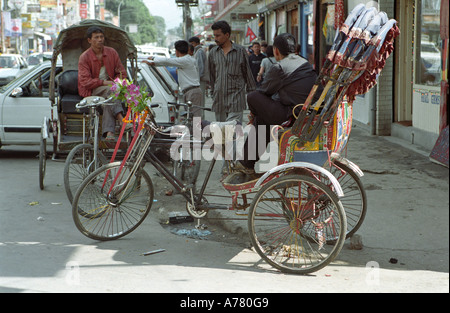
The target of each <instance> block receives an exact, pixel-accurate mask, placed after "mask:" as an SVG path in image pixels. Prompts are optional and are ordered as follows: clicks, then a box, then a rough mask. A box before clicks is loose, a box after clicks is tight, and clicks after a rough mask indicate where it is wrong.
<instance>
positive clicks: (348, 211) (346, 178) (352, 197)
mask: <svg viewBox="0 0 450 313" xmlns="http://www.w3.org/2000/svg"><path fill="white" fill-rule="evenodd" d="M330 172H331V174H333V175H334V177H336V179H337V180H338V181H339V184H340V185H341V187H342V191H343V192H344V196H343V197H342V198H340V199H339V200H341V203H342V206H343V207H344V211H345V215H346V217H347V238H349V237H351V236H353V234H354V233H356V231H358V229H359V228H360V226H361V225H362V223H363V221H364V218H365V216H366V212H367V196H366V191H365V190H364V186H363V184H362V182H361V179H360V178H359V177H358V175H357V174H356V173H355V172H353V170H352V169H351V168H349V167H348V166H346V165H345V164H343V163H341V162H338V161H336V162H334V163H333V166H332V167H331V169H330ZM321 181H322V182H323V183H325V184H326V185H327V186H330V184H331V182H330V181H329V179H327V178H326V177H323V178H322V180H321Z"/></svg>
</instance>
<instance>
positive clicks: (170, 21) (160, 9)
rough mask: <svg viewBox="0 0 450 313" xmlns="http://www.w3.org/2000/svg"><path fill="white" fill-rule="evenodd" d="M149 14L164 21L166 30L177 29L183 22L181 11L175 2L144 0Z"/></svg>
mask: <svg viewBox="0 0 450 313" xmlns="http://www.w3.org/2000/svg"><path fill="white" fill-rule="evenodd" d="M144 3H145V5H146V6H147V8H148V10H149V11H150V14H151V15H153V16H161V17H163V18H164V19H165V21H166V29H167V30H168V29H171V28H175V27H178V26H179V25H180V23H182V22H183V10H182V9H181V8H179V7H178V6H177V4H176V2H175V0H144Z"/></svg>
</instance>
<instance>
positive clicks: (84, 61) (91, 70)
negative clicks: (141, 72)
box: [78, 47, 127, 97]
mask: <svg viewBox="0 0 450 313" xmlns="http://www.w3.org/2000/svg"><path fill="white" fill-rule="evenodd" d="M103 64H104V65H105V68H106V73H107V74H108V76H109V77H110V78H111V80H114V79H116V78H117V77H121V78H126V77H127V72H126V70H125V68H124V67H123V64H122V62H121V61H120V58H119V54H118V53H117V52H116V50H114V49H113V48H111V47H103ZM100 68H101V64H100V62H99V61H98V59H97V57H96V56H95V53H94V51H93V50H92V48H89V49H88V50H86V51H85V52H83V54H82V55H81V56H80V60H79V61H78V93H79V94H80V96H82V97H89V96H91V95H92V90H93V89H95V88H97V87H99V86H102V85H103V81H102V80H101V79H99V78H98V76H99V74H100Z"/></svg>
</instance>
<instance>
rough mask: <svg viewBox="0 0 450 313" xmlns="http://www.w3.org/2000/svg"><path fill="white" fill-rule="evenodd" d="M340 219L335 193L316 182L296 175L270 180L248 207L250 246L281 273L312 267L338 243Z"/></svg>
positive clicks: (342, 234)
mask: <svg viewBox="0 0 450 313" xmlns="http://www.w3.org/2000/svg"><path fill="white" fill-rule="evenodd" d="M346 227H347V225H346V218H345V213H344V209H343V207H342V204H341V203H340V201H339V199H338V197H337V196H336V195H335V194H334V193H333V192H332V191H331V190H330V188H328V187H327V186H326V185H325V184H323V183H321V182H320V181H318V180H316V179H314V178H312V177H308V176H304V175H301V174H290V175H286V176H281V177H279V178H276V179H273V180H272V181H270V182H268V183H267V184H265V185H264V186H263V187H262V188H261V189H260V191H259V192H258V193H257V194H256V196H255V198H254V200H253V202H252V204H251V206H250V210H249V216H248V228H249V233H250V238H251V241H252V243H253V247H254V248H255V250H256V252H257V253H258V254H259V255H260V256H261V257H262V258H263V259H264V260H265V261H266V262H267V263H269V264H270V265H272V266H273V267H275V268H277V269H279V270H281V271H282V272H286V273H294V274H308V273H311V272H314V271H317V270H319V269H321V268H323V267H325V266H326V265H328V264H329V263H330V262H332V261H333V260H334V259H335V257H336V256H337V255H338V254H339V252H340V251H341V249H342V246H343V245H344V241H345V231H346Z"/></svg>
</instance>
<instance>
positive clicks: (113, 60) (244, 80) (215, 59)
mask: <svg viewBox="0 0 450 313" xmlns="http://www.w3.org/2000/svg"><path fill="white" fill-rule="evenodd" d="M211 28H212V30H213V35H214V41H215V45H212V46H209V47H208V48H207V49H205V47H203V46H202V45H201V43H200V40H199V38H197V37H192V38H190V39H189V40H188V41H185V40H179V41H177V42H176V43H175V53H176V58H166V57H159V56H151V57H149V58H148V60H146V61H144V62H147V63H148V64H150V65H153V64H156V65H164V66H175V67H177V69H178V70H177V71H178V83H179V86H180V90H181V91H182V94H183V95H184V99H183V100H184V101H185V102H187V101H191V102H192V103H193V104H194V105H197V106H204V105H205V96H206V92H207V86H209V88H210V94H211V97H212V100H213V103H212V111H213V112H214V113H215V119H216V121H218V122H226V121H233V120H236V121H238V122H239V123H242V122H243V112H244V110H245V109H247V107H248V108H249V110H250V113H251V119H250V120H251V123H252V124H253V125H254V126H255V127H254V130H253V131H255V132H258V127H257V126H260V125H267V126H270V125H280V124H281V123H283V122H285V121H287V120H289V119H290V118H292V116H293V113H292V110H293V108H294V107H295V106H296V105H298V104H301V103H304V102H305V100H306V98H307V96H308V94H309V91H310V90H311V89H312V87H313V85H314V83H315V80H316V77H317V75H316V73H315V71H314V70H313V68H312V66H311V64H310V63H309V62H308V61H307V60H306V59H304V58H303V57H301V56H299V55H298V48H297V47H298V45H296V40H295V38H294V36H292V35H291V34H288V33H284V34H280V35H278V36H276V37H275V38H274V42H273V45H267V44H265V43H259V42H253V43H252V45H251V46H250V47H247V48H245V47H243V46H241V45H238V44H236V43H234V42H233V41H232V40H231V27H230V25H229V24H228V23H227V22H226V21H218V22H215V23H214V24H213V25H212V26H211ZM88 38H89V39H88V40H89V43H90V44H91V49H89V50H88V51H87V52H86V53H85V54H83V55H82V57H81V58H80V71H79V72H80V75H81V76H82V77H80V79H79V82H80V81H82V82H84V83H83V84H81V85H80V86H79V89H80V91H84V90H85V92H84V94H85V95H91V94H92V95H94V94H99V93H101V92H102V91H104V90H103V89H105V88H104V86H106V85H107V84H108V83H110V80H111V79H113V78H114V77H117V76H118V75H122V77H124V76H126V73H125V71H124V69H123V68H121V67H120V64H118V63H120V62H117V60H118V56H117V53H114V52H115V51H111V50H113V49H110V48H107V47H104V46H103V41H104V36H103V33H102V32H101V30H98V29H97V30H95V31H93V32H91V33H90V34H88ZM91 69H93V70H91ZM117 69H119V70H117ZM91 74H93V75H91ZM89 75H90V76H89ZM88 76H89V77H88ZM86 82H90V83H86ZM84 94H83V96H84ZM106 113H107V115H108V118H107V119H106V120H107V121H114V120H115V119H118V120H119V121H120V119H121V117H122V112H121V110H120V107H119V106H116V107H111V109H110V111H107V112H106ZM202 115H203V110H195V111H194V116H198V117H202ZM104 120H105V119H104ZM104 126H107V125H104ZM105 129H106V130H107V132H106V133H105V136H107V137H108V138H109V137H111V136H112V132H111V131H110V130H109V128H107V127H105ZM266 129H269V128H266ZM249 137H250V136H249ZM252 138H263V136H259V137H258V134H256V136H252ZM259 140H263V143H259V145H258V144H257V145H256V147H259V148H260V151H257V153H256V157H250V156H249V153H248V152H249V151H247V150H248V149H249V143H248V142H246V143H245V145H244V151H243V153H242V154H241V155H243V159H241V160H240V161H239V162H237V169H238V171H239V172H240V173H242V175H240V178H239V179H241V180H242V181H246V180H250V179H253V176H254V174H255V171H254V166H255V163H256V162H257V161H258V159H259V156H260V155H261V154H262V153H264V151H262V150H263V149H261V147H263V148H265V147H266V146H267V144H268V142H269V140H270V134H269V133H267V134H266V137H265V139H259ZM252 144H254V143H252ZM264 150H265V149H264ZM236 183H240V182H236Z"/></svg>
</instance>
